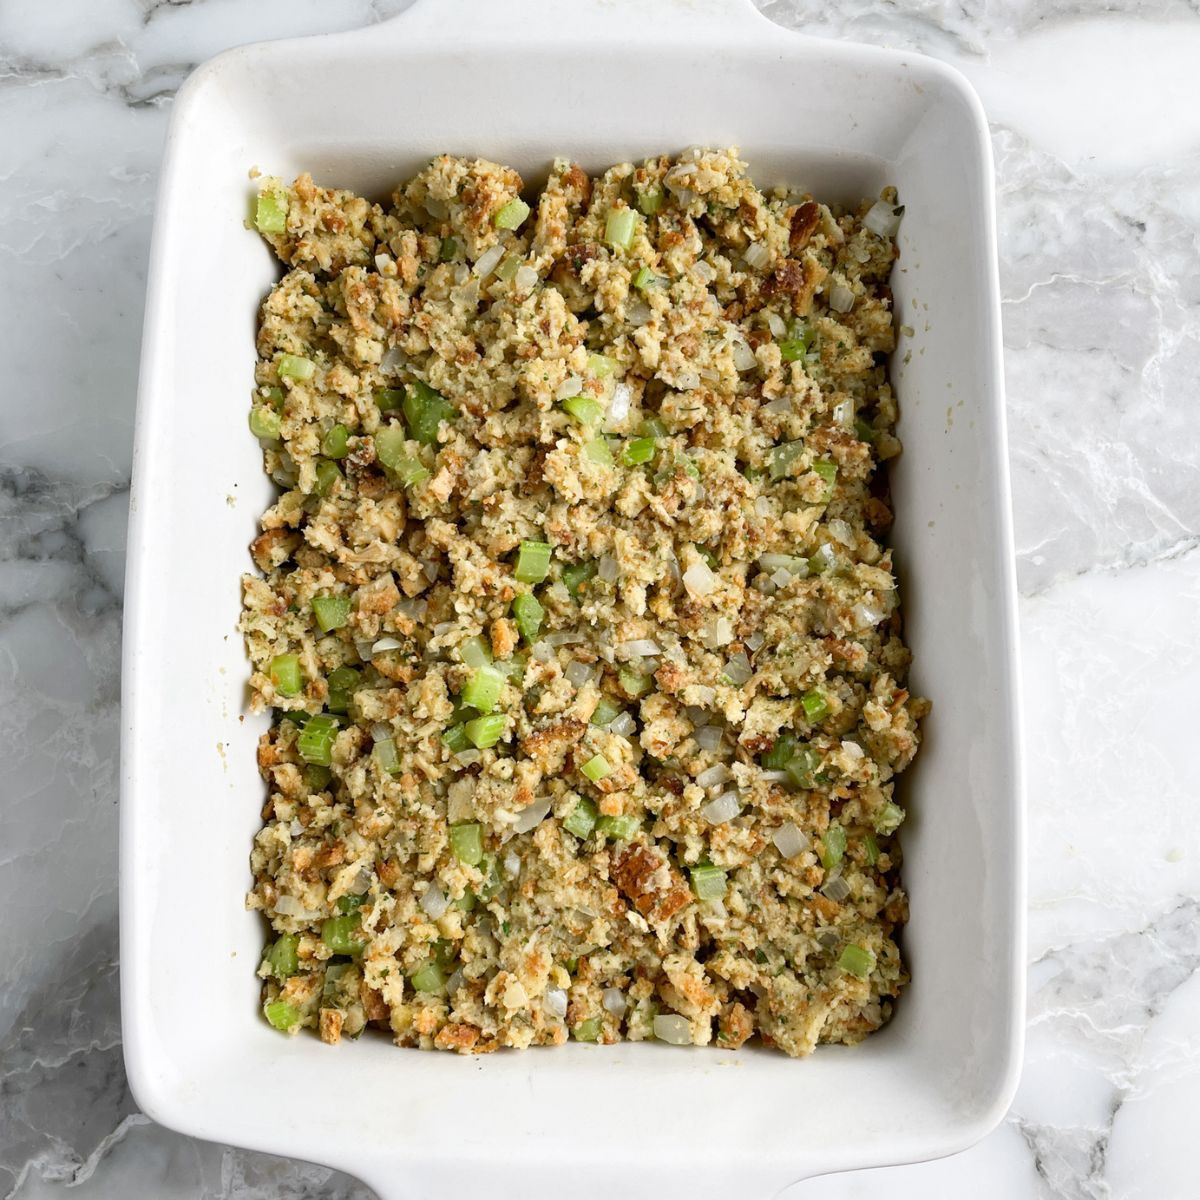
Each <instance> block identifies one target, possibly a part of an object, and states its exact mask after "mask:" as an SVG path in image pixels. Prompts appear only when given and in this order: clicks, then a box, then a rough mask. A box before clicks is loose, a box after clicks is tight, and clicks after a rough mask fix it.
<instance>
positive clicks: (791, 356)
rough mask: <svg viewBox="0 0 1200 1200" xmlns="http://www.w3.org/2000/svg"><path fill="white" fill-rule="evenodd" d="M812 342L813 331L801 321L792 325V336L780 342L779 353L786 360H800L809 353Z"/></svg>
mask: <svg viewBox="0 0 1200 1200" xmlns="http://www.w3.org/2000/svg"><path fill="white" fill-rule="evenodd" d="M811 342H812V333H811V332H810V331H809V330H808V329H807V328H806V327H805V326H804V325H802V324H801V323H799V322H797V323H796V324H795V325H793V326H792V331H791V336H790V337H786V338H784V339H783V340H782V341H781V342H780V343H779V354H780V357H782V359H783V361H784V362H799V360H800V359H802V358H803V357H804V356H805V355H806V354H807V353H808V347H809V344H810V343H811Z"/></svg>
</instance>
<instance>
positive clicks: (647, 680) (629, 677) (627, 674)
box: [617, 667, 654, 700]
mask: <svg viewBox="0 0 1200 1200" xmlns="http://www.w3.org/2000/svg"><path fill="white" fill-rule="evenodd" d="M617 682H618V683H620V685H621V688H622V690H623V691H624V692H625V694H626V695H627V696H632V697H633V698H634V699H635V700H636V699H637V697H638V696H644V695H645V694H646V693H647V692H648V691H649V690H650V689H651V688H652V687H653V686H654V677H653V676H651V675H646V674H643V673H642V672H641V671H635V670H634V669H633V668H632V667H622V668H621V669H620V670H619V671H618V672H617Z"/></svg>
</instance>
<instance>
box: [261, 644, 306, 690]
mask: <svg viewBox="0 0 1200 1200" xmlns="http://www.w3.org/2000/svg"><path fill="white" fill-rule="evenodd" d="M267 675H268V676H269V677H270V680H271V684H272V686H273V687H274V688H275V690H276V691H277V692H278V693H279V694H280V695H281V696H298V695H299V694H300V689H301V688H302V687H303V686H304V681H303V679H302V678H301V675H300V658H299V656H298V655H296V654H277V655H275V657H274V658H273V659H271V663H270V665H269V666H268V667H267Z"/></svg>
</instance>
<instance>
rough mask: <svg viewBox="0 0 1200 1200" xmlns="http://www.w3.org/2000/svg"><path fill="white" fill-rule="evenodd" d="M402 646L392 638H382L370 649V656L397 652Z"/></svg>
mask: <svg viewBox="0 0 1200 1200" xmlns="http://www.w3.org/2000/svg"><path fill="white" fill-rule="evenodd" d="M403 645H404V643H403V642H401V641H399V640H398V639H396V638H394V637H382V638H380V639H379V641H377V642H376V643H375V644H374V645H373V646H372V647H371V654H372V655H376V654H383V653H385V652H386V651H388V650H399V649H400V648H401V647H402V646H403Z"/></svg>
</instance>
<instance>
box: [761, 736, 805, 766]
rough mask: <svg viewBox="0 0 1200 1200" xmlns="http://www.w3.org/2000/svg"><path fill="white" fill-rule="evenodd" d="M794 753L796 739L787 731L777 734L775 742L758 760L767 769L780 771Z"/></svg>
mask: <svg viewBox="0 0 1200 1200" xmlns="http://www.w3.org/2000/svg"><path fill="white" fill-rule="evenodd" d="M795 753H796V739H795V738H794V737H793V736H792V735H791V734H790V733H787V732H784V733H781V734H779V736H778V737H776V739H775V744H774V745H773V746H772V747H771V748H770V750H768V751H767V752H766V753H765V754H763V755H762V757H761V758H760V759H759V760H758V761H759V762H760V763H761V764H762V765H763V767H765V768H766V769H767V770H768V771H782V770H784V769H785V768H786V767H787V765H788V763H789V762H790V761H791V758H792V755H794V754H795Z"/></svg>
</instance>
